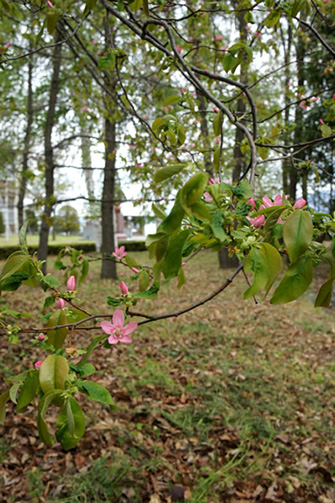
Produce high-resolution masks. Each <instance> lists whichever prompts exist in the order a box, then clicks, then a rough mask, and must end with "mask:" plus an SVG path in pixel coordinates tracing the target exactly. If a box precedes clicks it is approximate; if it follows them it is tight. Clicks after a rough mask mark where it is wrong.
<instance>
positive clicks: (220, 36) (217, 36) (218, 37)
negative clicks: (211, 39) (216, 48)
mask: <svg viewBox="0 0 335 503" xmlns="http://www.w3.org/2000/svg"><path fill="white" fill-rule="evenodd" d="M215 38H216V40H222V39H223V35H215Z"/></svg>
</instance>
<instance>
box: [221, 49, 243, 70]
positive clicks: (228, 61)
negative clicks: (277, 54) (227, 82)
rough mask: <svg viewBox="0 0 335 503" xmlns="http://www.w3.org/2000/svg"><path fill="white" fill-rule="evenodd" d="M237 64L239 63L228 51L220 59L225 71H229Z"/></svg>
mask: <svg viewBox="0 0 335 503" xmlns="http://www.w3.org/2000/svg"><path fill="white" fill-rule="evenodd" d="M238 64H239V62H238V59H237V58H235V57H234V56H233V55H232V54H230V53H228V54H226V56H225V57H224V58H223V60H222V65H223V68H224V71H225V72H227V73H228V72H230V71H231V70H232V71H234V70H235V69H236V67H237V66H238Z"/></svg>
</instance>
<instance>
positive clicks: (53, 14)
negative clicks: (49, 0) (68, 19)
mask: <svg viewBox="0 0 335 503" xmlns="http://www.w3.org/2000/svg"><path fill="white" fill-rule="evenodd" d="M60 15H61V11H60V10H59V9H56V8H55V7H54V8H53V9H51V10H50V11H48V13H47V18H46V23H47V30H48V32H49V33H50V35H52V34H53V33H54V31H55V29H56V26H57V23H58V19H59V18H60Z"/></svg>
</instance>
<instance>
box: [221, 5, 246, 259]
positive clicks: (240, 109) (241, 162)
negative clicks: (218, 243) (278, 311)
mask: <svg viewBox="0 0 335 503" xmlns="http://www.w3.org/2000/svg"><path fill="white" fill-rule="evenodd" d="M244 15H245V12H241V13H240V14H239V16H238V18H237V21H238V28H239V32H240V38H241V41H243V42H244V43H246V42H247V30H246V26H247V22H246V20H245V19H244ZM247 68H248V66H247V61H244V62H243V63H242V64H241V69H240V79H239V80H240V82H241V83H242V84H247V83H248V70H247ZM245 111H246V105H245V97H244V95H243V94H241V96H240V97H239V98H238V101H237V116H238V118H242V117H243V115H244V114H245ZM241 123H243V119H241ZM243 139H244V133H243V131H241V130H240V129H238V128H236V130H235V145H234V168H233V174H232V178H233V182H238V181H239V179H240V177H241V175H242V174H243V172H244V171H245V169H246V159H245V154H243V152H242V150H241V143H242V141H243ZM238 264H239V261H238V259H237V258H236V256H235V255H234V256H233V257H229V255H228V249H227V248H222V249H221V250H220V251H219V265H220V269H230V268H231V267H237V266H238Z"/></svg>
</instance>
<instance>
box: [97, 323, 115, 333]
mask: <svg viewBox="0 0 335 503" xmlns="http://www.w3.org/2000/svg"><path fill="white" fill-rule="evenodd" d="M100 327H101V328H102V330H103V331H104V332H106V334H111V333H113V330H114V326H113V325H112V324H111V323H110V322H109V321H102V322H101V323H100Z"/></svg>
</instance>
